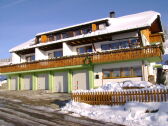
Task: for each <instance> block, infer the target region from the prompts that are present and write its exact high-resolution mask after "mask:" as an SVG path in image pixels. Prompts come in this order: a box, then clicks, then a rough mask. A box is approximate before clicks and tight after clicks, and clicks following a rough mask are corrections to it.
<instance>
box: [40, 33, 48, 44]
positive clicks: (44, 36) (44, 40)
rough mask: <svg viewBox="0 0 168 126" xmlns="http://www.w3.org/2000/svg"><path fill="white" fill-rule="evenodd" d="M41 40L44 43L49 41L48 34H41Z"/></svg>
mask: <svg viewBox="0 0 168 126" xmlns="http://www.w3.org/2000/svg"><path fill="white" fill-rule="evenodd" d="M41 42H42V43H45V42H47V36H46V35H42V36H41Z"/></svg>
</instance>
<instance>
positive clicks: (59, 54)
mask: <svg viewBox="0 0 168 126" xmlns="http://www.w3.org/2000/svg"><path fill="white" fill-rule="evenodd" d="M62 56H63V52H62V51H55V52H54V57H62Z"/></svg>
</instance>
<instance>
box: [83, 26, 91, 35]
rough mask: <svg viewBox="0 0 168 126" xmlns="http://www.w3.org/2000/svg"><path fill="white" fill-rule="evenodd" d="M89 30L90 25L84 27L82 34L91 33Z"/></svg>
mask: <svg viewBox="0 0 168 126" xmlns="http://www.w3.org/2000/svg"><path fill="white" fill-rule="evenodd" d="M91 32H92V29H91V28H90V27H88V28H85V29H83V30H82V33H83V34H87V33H91Z"/></svg>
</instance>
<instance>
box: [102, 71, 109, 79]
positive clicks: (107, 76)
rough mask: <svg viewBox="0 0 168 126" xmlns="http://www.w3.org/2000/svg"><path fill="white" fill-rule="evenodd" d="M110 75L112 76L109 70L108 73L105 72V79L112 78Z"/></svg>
mask: <svg viewBox="0 0 168 126" xmlns="http://www.w3.org/2000/svg"><path fill="white" fill-rule="evenodd" d="M110 74H111V72H110V71H108V70H107V71H106V70H104V71H103V77H104V78H109V77H111V75H110Z"/></svg>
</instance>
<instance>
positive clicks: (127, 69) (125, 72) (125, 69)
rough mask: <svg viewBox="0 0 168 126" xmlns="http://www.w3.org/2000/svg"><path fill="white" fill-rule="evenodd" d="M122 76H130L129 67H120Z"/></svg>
mask: <svg viewBox="0 0 168 126" xmlns="http://www.w3.org/2000/svg"><path fill="white" fill-rule="evenodd" d="M121 74H122V75H121V76H122V77H130V76H131V69H130V68H129V67H126V68H122V70H121Z"/></svg>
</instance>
